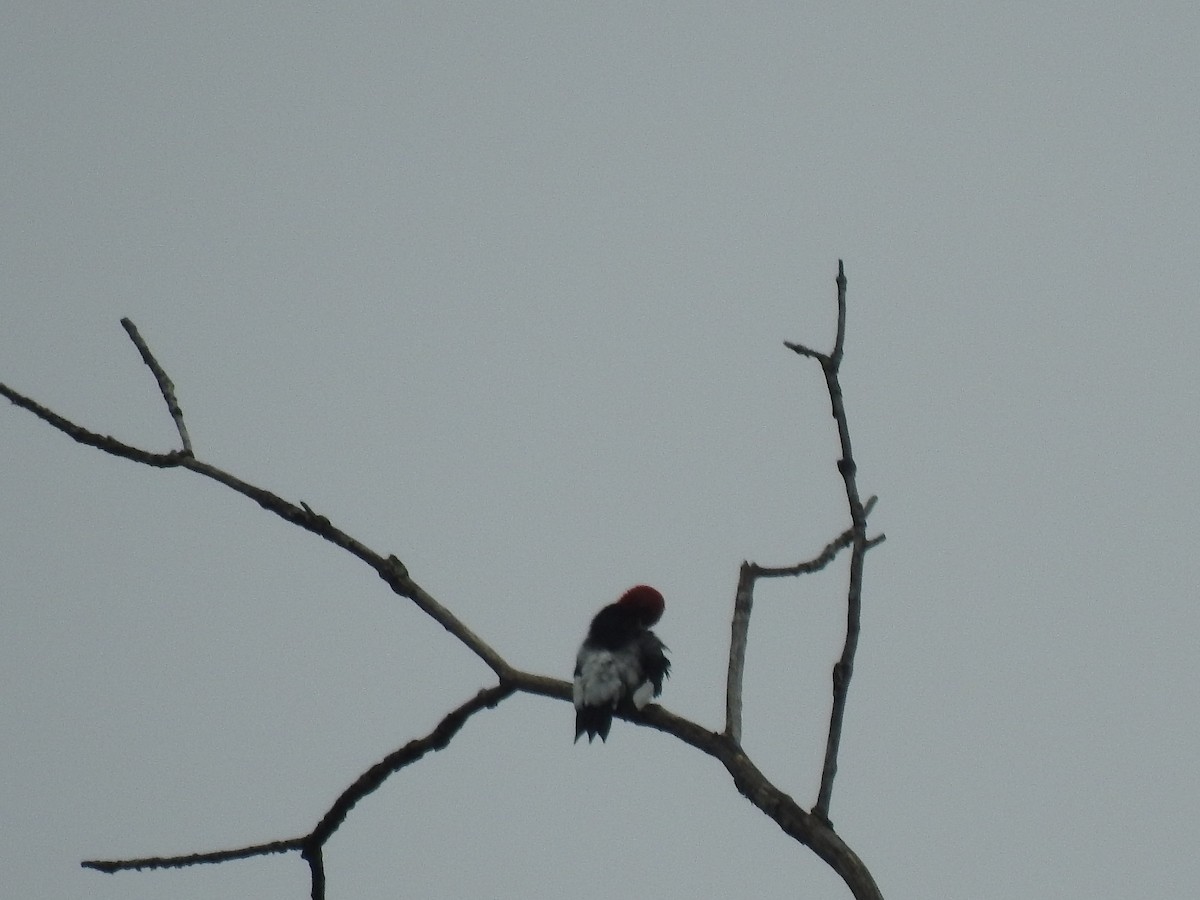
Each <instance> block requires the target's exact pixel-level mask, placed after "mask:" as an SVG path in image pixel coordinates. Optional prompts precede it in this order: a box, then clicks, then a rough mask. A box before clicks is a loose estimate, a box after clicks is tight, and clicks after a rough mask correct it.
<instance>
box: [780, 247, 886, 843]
mask: <svg viewBox="0 0 1200 900" xmlns="http://www.w3.org/2000/svg"><path fill="white" fill-rule="evenodd" d="M836 284H837V308H838V321H837V336H836V338H835V339H834V345H833V352H832V353H830V354H829V355H825V354H823V353H818V352H816V351H815V350H810V349H809V348H808V347H805V346H804V345H802V344H794V343H786V346H787V347H788V348H789V349H791V350H793V351H795V352H796V353H798V354H800V355H801V356H807V357H810V358H812V359H815V360H817V361H818V362H819V363H820V364H821V371H822V372H823V373H824V374H825V386H826V388H827V389H828V391H829V404H830V411H831V413H832V415H833V418H834V421H836V422H837V430H838V441H839V443H840V445H841V451H842V456H841V459H839V460H838V463H837V468H838V472H840V473H841V475H842V482H843V484H844V485H845V489H846V504H847V506H848V507H849V510H850V522H851V528H850V534H851V539H850V544H851V547H852V550H851V553H850V587H849V589H848V590H847V592H846V643H845V646H844V647H843V648H842V655H841V657H840V658H839V659H838V661H837V663H835V664H834V667H833V707H832V709H831V711H830V715H829V737H828V738H827V740H826V743H825V762H824V764H823V765H822V767H821V788H820V791H819V793H818V795H817V805H816V806H815V807H814V808H813V814H814V815H816V816H817V817H818V818H820V819H822V820H823V821H826V822H828V821H829V803H830V799H831V797H832V794H833V779H834V776H835V775H837V757H838V747H839V745H840V743H841V739H842V723H843V721H844V719H845V715H846V697H847V694H848V692H849V688H850V679H851V677H852V676H853V675H854V654H855V651H856V650H857V649H858V633H859V627H860V621H861V618H862V577H863V558H864V557H865V555H866V552H867V550H868V548H869V547H871V546H874V545H876V544H878V543H880V542H882V541H883V540H884V536H883V535H879V536H878V537H876V538H873V539H871V540H870V541H868V540H867V512H868V510H869V505H870V501H868V504H863V502H862V501H861V500H860V499H859V493H858V482H857V479H856V473H857V469H858V467H857V465H856V464H855V462H854V454H853V452H852V451H851V449H850V425H849V423H848V421H847V419H846V406H845V402H844V400H843V398H842V385H841V382H840V381H839V380H838V370H839V368H840V367H841V364H842V355H843V352H844V350H845V341H846V270H845V267H844V266H843V264H842V260H840V259H839V260H838V274H837V279H836Z"/></svg>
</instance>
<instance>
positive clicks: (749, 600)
mask: <svg viewBox="0 0 1200 900" xmlns="http://www.w3.org/2000/svg"><path fill="white" fill-rule="evenodd" d="M877 499H878V498H876V497H872V498H871V499H869V500H868V501H867V502H866V505H865V506H864V507H863V514H864V515H867V514H869V513H870V511H871V509H872V508H873V507H874V506H875V501H876V500H877ZM883 539H884V538H883V535H880V536H879V537H878V538H875V539H873V540H872V541H871V542H869V544H870V546H874V545H875V544H877V543H880V542H882V541H883ZM853 541H854V529H853V528H847V529H846V530H845V531H843V532H842V533H841V534H840V535H838V536H837V537H836V538H834V539H833V540H832V541H830V542H829V543H828V544H826V545H825V549H824V550H822V551H821V552H820V553H818V554H817V555H816V556H815V557H813V558H812V559H810V560H808V561H807V562H802V563H797V564H796V565H794V566H783V567H780V568H768V567H766V566H760V565H758V564H757V563H752V562H743V563H742V566H741V570H740V571H739V573H738V585H737V592H736V593H735V594H734V600H733V619H732V622H731V632H732V634H731V636H730V640H729V670H728V673H727V675H726V679H725V733H726V734H727V735H729V737H731V738H732V739H733V740H734V741H736V742H738V743H741V740H742V680H743V676H744V673H745V669H746V643H747V637H748V634H749V631H750V612H751V609H752V608H753V606H754V584H755V582H756V581H758V579H760V578H786V577H790V576H795V575H807V574H809V573H810V572H819V571H820V570H821V569H823V568H825V567H826V566H827V565H829V563H831V562H833V559H834V557H836V556H837V555H838V553H839V552H841V551H842V550H844V549H845V548H846V547H849V546H850V544H851V543H853Z"/></svg>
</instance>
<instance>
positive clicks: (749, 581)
mask: <svg viewBox="0 0 1200 900" xmlns="http://www.w3.org/2000/svg"><path fill="white" fill-rule="evenodd" d="M753 605H754V575H753V566H751V565H750V563H748V562H743V563H742V569H741V572H739V573H738V586H737V594H736V595H735V596H734V600H733V624H732V625H731V631H732V634H731V635H730V638H729V673H728V675H727V676H726V679H725V734H726V736H728V737H729V738H730V740H732V741H733V742H734V743H735V744H740V743H741V742H742V676H743V675H744V673H745V670H746V640H747V637H748V635H749V632H750V610H751V608H752V607H753Z"/></svg>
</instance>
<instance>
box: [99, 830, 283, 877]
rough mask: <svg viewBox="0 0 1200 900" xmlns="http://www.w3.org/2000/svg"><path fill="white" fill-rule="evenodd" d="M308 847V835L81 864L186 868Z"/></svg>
mask: <svg viewBox="0 0 1200 900" xmlns="http://www.w3.org/2000/svg"><path fill="white" fill-rule="evenodd" d="M303 846H304V838H291V839H290V840H286V841H271V842H270V843H267V844H253V845H251V846H249V847H238V848H237V849H236V850H216V851H213V852H212V853H189V854H187V855H185V856H147V857H145V858H144V859H85V860H84V861H83V862H81V863H80V864H79V865H81V866H82V867H83V868H85V869H95V870H96V871H97V872H105V873H108V874H110V875H111V874H112V873H113V872H124V871H129V870H134V869H182V868H185V867H187V866H199V865H204V864H206V863H223V862H229V861H230V860H234V859H250V858H251V857H254V856H270V855H271V854H273V853H290V852H292V851H293V850H299V849H300V848H301V847H303Z"/></svg>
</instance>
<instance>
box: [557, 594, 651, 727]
mask: <svg viewBox="0 0 1200 900" xmlns="http://www.w3.org/2000/svg"><path fill="white" fill-rule="evenodd" d="M665 608H666V604H665V603H664V602H663V596H662V594H660V593H659V592H658V591H656V590H655V589H654V588H652V587H649V586H648V585H645V584H639V585H637V586H636V587H631V588H630V589H629V590H627V591H626V592H625V593H624V594H622V595H621V599H620V600H618V601H617V602H616V603H611V604H609V605H608V606H606V607H604V609H602V610H600V612H598V613H596V618H594V619H592V625H591V627H590V628H589V629H588V633H587V637H586V638H584V641H583V645H582V646H581V647H580V648H579V655H578V656H577V657H576V658H575V691H574V696H575V740H577V741H578V740H579V738H580V736H581V735H583V734H585V733H586V734H587V736H588V743H589V744H590V743H591V742H592V739H593V738H594V737H596V735H600V740H602V741H606V740H608V729H609V728H611V727H612V717H613V710H616V709H618V708H619V707H621V706H622V704H626V703H632V704H633V707H634V708H635V709H641V708H642V707H643V706H645V705H646V704H647V703H649V702H650V698H651V697H657V696H658V695H659V694H661V693H662V687H663V679H664V678H666V677H667V676H668V675H669V674H670V673H671V662H670V660H668V659H667V657H666V654H665V653H664V652H663V651H665V650H666V649H667V648H666V645H664V644H663V642H662V641H660V640H659V639H658V635H656V634H655V633H654V632H653V631H651V630H650V626H651V625H653V624H654V623H655V622H657V621H658V620H659V619H660V618H662V614H663V609H665Z"/></svg>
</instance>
